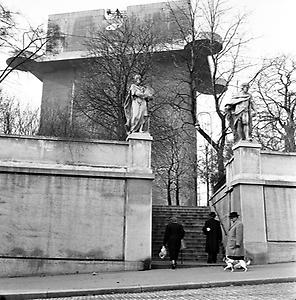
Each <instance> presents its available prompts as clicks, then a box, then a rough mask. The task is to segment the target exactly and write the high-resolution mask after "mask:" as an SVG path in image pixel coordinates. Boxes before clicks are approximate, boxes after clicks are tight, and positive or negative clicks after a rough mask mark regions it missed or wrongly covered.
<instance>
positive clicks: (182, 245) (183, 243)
mask: <svg viewBox="0 0 296 300" xmlns="http://www.w3.org/2000/svg"><path fill="white" fill-rule="evenodd" d="M183 249H186V243H185V241H184V239H182V240H181V247H180V250H183Z"/></svg>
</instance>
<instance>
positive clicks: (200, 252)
mask: <svg viewBox="0 0 296 300" xmlns="http://www.w3.org/2000/svg"><path fill="white" fill-rule="evenodd" d="M209 212H210V208H209V207H207V206H199V207H184V206H183V207H182V206H159V205H153V207H152V260H153V261H159V257H158V253H159V251H160V248H161V246H162V241H163V236H164V231H165V227H166V225H167V224H168V222H169V219H170V217H171V216H172V215H176V216H177V217H178V220H179V222H180V223H181V224H182V225H183V226H184V230H185V232H186V233H185V238H184V240H185V242H186V247H187V248H186V249H184V250H182V251H181V253H180V257H179V259H181V260H183V261H195V262H200V263H206V261H207V253H206V252H205V242H206V239H205V235H204V234H203V232H202V227H203V225H204V223H205V221H206V220H207V219H208V218H209Z"/></svg>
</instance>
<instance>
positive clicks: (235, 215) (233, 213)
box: [229, 211, 239, 219]
mask: <svg viewBox="0 0 296 300" xmlns="http://www.w3.org/2000/svg"><path fill="white" fill-rule="evenodd" d="M238 216H239V214H238V213H237V212H236V211H232V212H231V213H230V214H229V218H230V219H231V218H238Z"/></svg>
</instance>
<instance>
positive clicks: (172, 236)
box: [163, 217, 185, 269]
mask: <svg viewBox="0 0 296 300" xmlns="http://www.w3.org/2000/svg"><path fill="white" fill-rule="evenodd" d="M184 235H185V231H184V228H183V226H182V225H181V224H179V223H178V221H177V218H176V217H172V218H171V222H170V223H169V224H168V225H167V226H166V229H165V234H164V239H163V245H164V246H165V247H166V248H167V249H168V250H169V255H170V260H171V262H172V269H175V268H176V266H177V259H178V256H179V252H180V248H181V240H182V239H183V238H184Z"/></svg>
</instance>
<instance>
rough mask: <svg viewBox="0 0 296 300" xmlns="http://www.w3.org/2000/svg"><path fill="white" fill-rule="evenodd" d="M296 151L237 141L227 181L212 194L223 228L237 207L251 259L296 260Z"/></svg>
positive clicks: (263, 261) (228, 166)
mask: <svg viewBox="0 0 296 300" xmlns="http://www.w3.org/2000/svg"><path fill="white" fill-rule="evenodd" d="M295 170H296V153H279V152H270V151H263V150H261V146H260V145H258V144H255V143H249V142H244V141H241V142H239V143H237V144H236V145H235V146H234V156H233V158H232V159H231V160H230V162H229V163H228V165H227V173H226V185H225V186H224V187H222V188H221V189H220V190H219V191H218V192H217V193H216V194H215V195H214V196H213V197H212V199H211V205H212V206H213V207H214V208H215V210H216V211H217V213H218V215H219V218H220V220H221V222H222V224H223V226H224V227H225V228H226V230H227V229H228V228H229V219H228V215H229V212H230V211H237V212H238V213H239V214H240V218H241V220H242V222H243V224H244V244H245V248H246V255H247V256H248V257H250V258H251V259H252V260H253V262H254V263H274V262H288V261H295V260H296V221H295V220H296V197H295V195H296V171H295Z"/></svg>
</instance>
